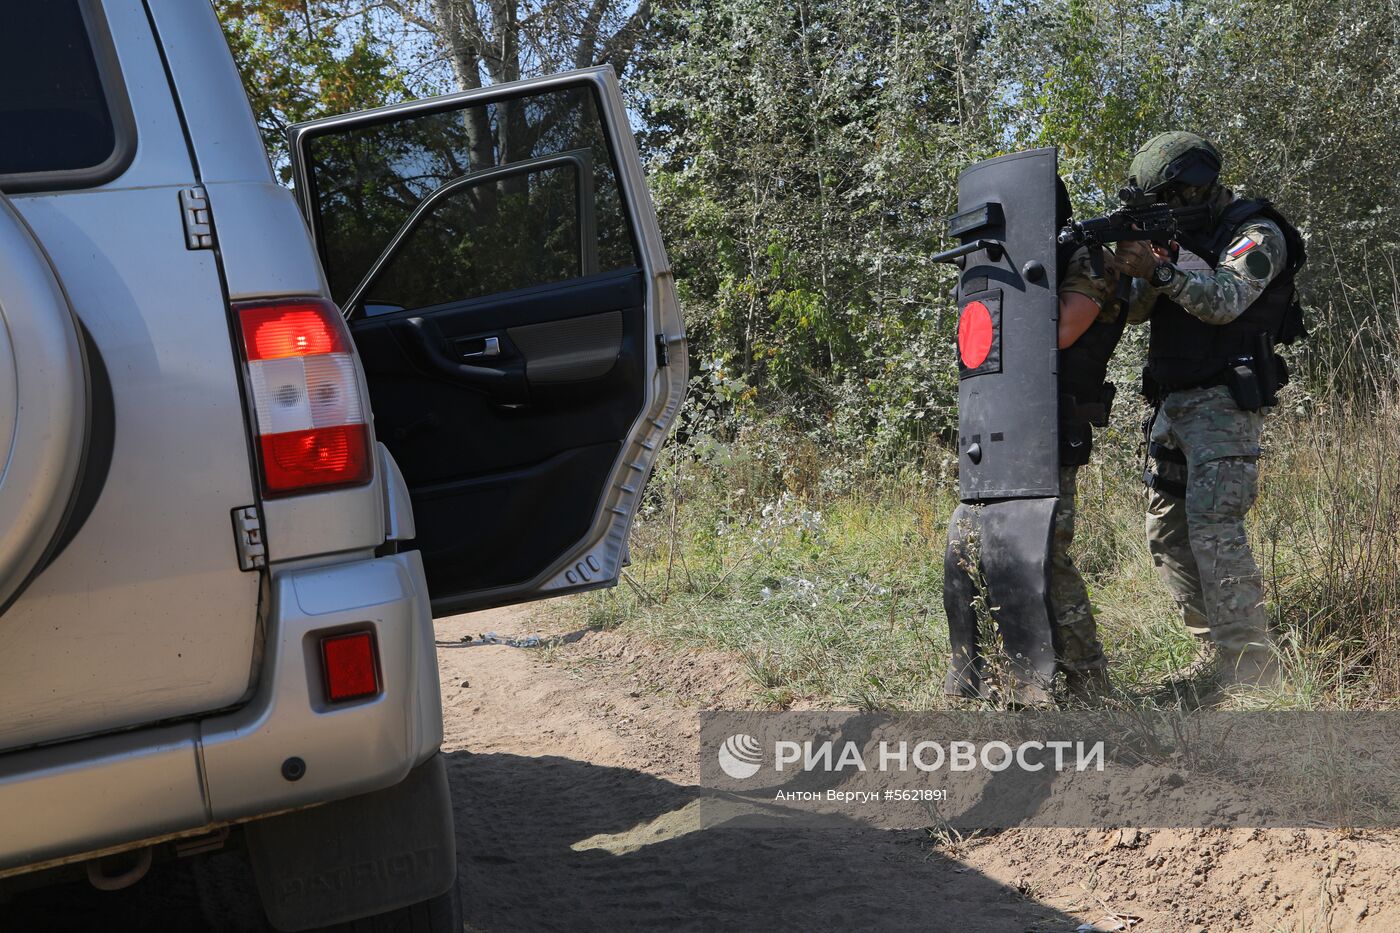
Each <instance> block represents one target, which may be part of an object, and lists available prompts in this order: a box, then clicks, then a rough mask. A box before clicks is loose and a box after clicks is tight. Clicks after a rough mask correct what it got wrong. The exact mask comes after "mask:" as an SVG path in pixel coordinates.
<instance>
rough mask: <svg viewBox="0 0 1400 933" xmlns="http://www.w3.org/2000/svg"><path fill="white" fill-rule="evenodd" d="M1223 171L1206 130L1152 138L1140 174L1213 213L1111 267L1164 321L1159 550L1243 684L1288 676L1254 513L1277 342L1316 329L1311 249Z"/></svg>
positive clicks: (1151, 382) (1135, 310) (1174, 201)
mask: <svg viewBox="0 0 1400 933" xmlns="http://www.w3.org/2000/svg"><path fill="white" fill-rule="evenodd" d="M1220 166H1221V159H1220V153H1219V152H1218V151H1217V150H1216V148H1215V147H1214V146H1213V145H1211V143H1210V142H1208V141H1207V140H1205V139H1202V138H1201V137H1200V136H1196V135H1194V134H1192V133H1182V132H1176V133H1164V134H1161V135H1159V136H1156V137H1153V138H1152V139H1151V140H1149V141H1148V142H1147V144H1146V145H1144V146H1143V147H1142V149H1141V150H1140V151H1139V152H1138V153H1137V156H1136V157H1135V158H1134V159H1133V162H1132V165H1131V167H1130V168H1129V174H1130V175H1131V179H1130V183H1135V184H1136V185H1137V186H1139V187H1140V188H1142V189H1143V190H1144V191H1146V192H1148V193H1149V194H1154V195H1156V196H1157V198H1158V199H1159V200H1161V201H1164V202H1166V203H1168V204H1171V205H1173V206H1182V207H1184V206H1190V205H1201V204H1205V205H1209V207H1210V208H1211V210H1210V211H1209V217H1208V219H1207V220H1205V221H1204V222H1202V223H1201V224H1200V225H1199V227H1198V228H1197V229H1192V230H1184V231H1183V232H1182V236H1181V242H1180V247H1179V249H1174V250H1171V251H1168V250H1164V249H1161V248H1160V247H1153V246H1150V245H1148V244H1146V243H1143V242H1126V243H1121V244H1119V246H1118V247H1117V251H1116V256H1112V257H1109V258H1108V262H1109V265H1110V266H1111V267H1113V268H1114V269H1116V270H1117V271H1118V272H1119V273H1120V274H1124V275H1130V276H1133V277H1134V278H1135V279H1136V280H1137V281H1135V282H1134V285H1133V298H1132V302H1131V306H1130V313H1129V319H1130V320H1131V321H1134V322H1137V321H1141V320H1144V319H1145V320H1147V321H1149V326H1150V336H1149V348H1148V362H1147V366H1146V368H1145V369H1144V371H1143V391H1144V394H1145V395H1146V396H1147V398H1148V401H1149V402H1151V403H1152V404H1153V405H1154V406H1155V413H1154V416H1153V418H1152V421H1151V423H1150V424H1151V426H1150V435H1149V453H1150V455H1151V457H1152V458H1153V460H1154V466H1155V469H1154V470H1151V471H1149V472H1148V473H1147V475H1146V477H1145V479H1146V480H1147V482H1148V485H1149V487H1150V493H1149V499H1148V508H1147V540H1148V546H1149V549H1150V550H1151V553H1152V559H1153V563H1154V564H1155V565H1156V567H1157V570H1158V573H1159V575H1160V576H1161V578H1162V580H1163V581H1164V582H1165V584H1166V586H1167V588H1168V589H1169V590H1170V591H1171V593H1172V595H1173V596H1174V597H1175V599H1176V601H1177V603H1178V604H1179V605H1180V607H1181V611H1182V616H1183V619H1184V621H1185V624H1186V627H1187V628H1188V629H1189V630H1190V631H1191V632H1192V633H1193V634H1195V635H1197V636H1199V637H1201V638H1203V639H1207V640H1208V641H1209V642H1210V643H1212V644H1213V645H1214V647H1215V649H1216V654H1217V656H1218V659H1219V671H1218V674H1217V682H1218V683H1219V685H1220V686H1221V687H1222V688H1223V689H1229V688H1230V687H1233V686H1236V685H1267V684H1271V683H1274V682H1276V680H1277V675H1278V671H1277V666H1276V663H1275V660H1274V651H1273V646H1272V643H1271V641H1270V637H1269V631H1268V620H1267V617H1266V615H1265V612H1264V607H1263V602H1264V594H1263V581H1262V578H1261V575H1260V572H1259V567H1258V565H1257V564H1256V563H1255V560H1254V555H1253V554H1252V553H1251V552H1250V547H1249V541H1248V539H1247V537H1246V535H1245V515H1246V513H1248V511H1249V509H1250V507H1251V506H1252V505H1253V504H1254V500H1255V497H1256V495H1257V493H1258V484H1259V463H1258V462H1259V455H1260V446H1259V438H1260V431H1261V428H1262V425H1263V421H1264V416H1265V414H1266V413H1267V412H1268V410H1269V409H1268V406H1269V405H1271V404H1272V403H1273V392H1274V390H1275V389H1276V388H1277V387H1278V386H1280V385H1282V384H1283V383H1284V382H1285V381H1286V380H1287V370H1286V368H1285V367H1284V366H1283V361H1282V360H1281V359H1279V358H1278V357H1276V356H1275V355H1274V354H1273V352H1272V348H1273V345H1274V344H1276V343H1283V342H1289V341H1290V340H1291V339H1294V338H1296V337H1297V336H1300V335H1301V334H1302V333H1303V330H1302V322H1301V310H1300V309H1299V308H1298V304H1297V301H1296V297H1295V294H1294V286H1293V279H1294V275H1295V273H1296V272H1297V270H1298V269H1299V267H1301V265H1302V264H1303V260H1304V258H1305V254H1304V249H1303V242H1302V239H1301V237H1300V236H1299V235H1298V233H1297V231H1296V230H1295V229H1294V228H1293V226H1292V225H1291V224H1290V223H1289V222H1288V220H1287V219H1285V218H1284V217H1283V215H1282V214H1280V213H1279V212H1278V211H1277V210H1276V209H1275V208H1274V207H1273V206H1272V205H1271V204H1270V203H1269V202H1268V201H1264V200H1252V199H1243V198H1237V197H1235V195H1234V194H1233V193H1232V192H1231V191H1230V190H1229V189H1227V188H1224V187H1222V186H1221V185H1220V183H1219V181H1218V180H1217V179H1218V176H1219V173H1220Z"/></svg>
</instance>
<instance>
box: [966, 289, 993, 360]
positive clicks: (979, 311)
mask: <svg viewBox="0 0 1400 933" xmlns="http://www.w3.org/2000/svg"><path fill="white" fill-rule="evenodd" d="M991 352H992V312H990V311H988V310H987V306H986V305H984V304H982V302H980V301H972V302H968V304H967V307H965V308H963V309H962V317H960V318H958V354H959V355H960V356H961V357H962V361H963V365H964V366H966V367H967V368H968V369H976V368H977V367H978V366H981V365H982V364H983V363H985V362H986V361H987V354H988V353H991Z"/></svg>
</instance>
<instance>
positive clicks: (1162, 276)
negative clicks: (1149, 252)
mask: <svg viewBox="0 0 1400 933" xmlns="http://www.w3.org/2000/svg"><path fill="white" fill-rule="evenodd" d="M1175 276H1176V266H1174V265H1172V264H1171V263H1169V262H1159V263H1157V265H1156V266H1154V267H1153V269H1152V277H1151V278H1149V279H1148V281H1149V282H1151V283H1152V284H1153V285H1154V286H1155V287H1157V288H1165V287H1166V286H1168V285H1170V284H1171V283H1172V279H1173V278H1174V277H1175Z"/></svg>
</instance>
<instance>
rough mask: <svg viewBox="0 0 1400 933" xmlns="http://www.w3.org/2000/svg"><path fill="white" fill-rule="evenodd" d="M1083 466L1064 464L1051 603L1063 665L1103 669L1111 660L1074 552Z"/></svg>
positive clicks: (1053, 546) (1052, 550)
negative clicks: (1079, 487)
mask: <svg viewBox="0 0 1400 933" xmlns="http://www.w3.org/2000/svg"><path fill="white" fill-rule="evenodd" d="M1078 474H1079V467H1073V466H1062V467H1060V502H1059V505H1057V506H1056V507H1055V523H1054V527H1053V530H1052V532H1051V538H1050V607H1051V608H1052V609H1053V610H1054V613H1055V629H1056V631H1055V640H1056V649H1057V652H1058V654H1059V660H1060V667H1061V669H1062V670H1066V671H1091V670H1103V669H1104V668H1105V667H1107V666H1108V661H1107V660H1106V659H1105V658H1104V655H1103V645H1102V644H1100V643H1099V634H1098V626H1097V625H1096V624H1095V623H1094V610H1093V609H1092V608H1090V606H1089V591H1088V589H1086V588H1085V586H1084V578H1083V577H1082V576H1080V575H1079V568H1078V567H1076V566H1074V558H1072V557H1071V556H1070V545H1071V544H1073V543H1074V511H1075V495H1076V488H1075V487H1076V485H1077V480H1078Z"/></svg>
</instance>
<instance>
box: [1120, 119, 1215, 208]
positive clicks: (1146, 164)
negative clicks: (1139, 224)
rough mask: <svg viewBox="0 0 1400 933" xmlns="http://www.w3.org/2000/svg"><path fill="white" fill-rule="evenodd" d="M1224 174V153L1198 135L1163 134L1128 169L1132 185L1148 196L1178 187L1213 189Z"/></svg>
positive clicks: (1151, 140) (1150, 142) (1154, 139)
mask: <svg viewBox="0 0 1400 933" xmlns="http://www.w3.org/2000/svg"><path fill="white" fill-rule="evenodd" d="M1219 174H1220V151H1219V150H1218V149H1216V148H1215V146H1213V145H1212V144H1211V142H1210V140H1208V139H1205V138H1203V137H1200V136H1197V135H1196V134H1195V133H1184V132H1180V131H1177V132H1172V133H1159V134H1158V135H1156V136H1154V137H1152V138H1151V139H1149V140H1148V141H1147V142H1146V143H1145V144H1144V145H1143V147H1142V148H1141V149H1139V150H1138V152H1137V155H1135V156H1134V157H1133V162H1132V165H1130V166H1128V176H1129V181H1130V183H1133V184H1136V185H1137V186H1138V187H1140V188H1141V189H1142V190H1143V191H1145V192H1147V193H1148V194H1162V193H1165V191H1166V190H1167V189H1168V188H1170V187H1171V186H1174V185H1182V186H1186V185H1190V186H1200V185H1210V184H1212V183H1213V182H1214V181H1215V179H1216V177H1217V176H1218V175H1219Z"/></svg>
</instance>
